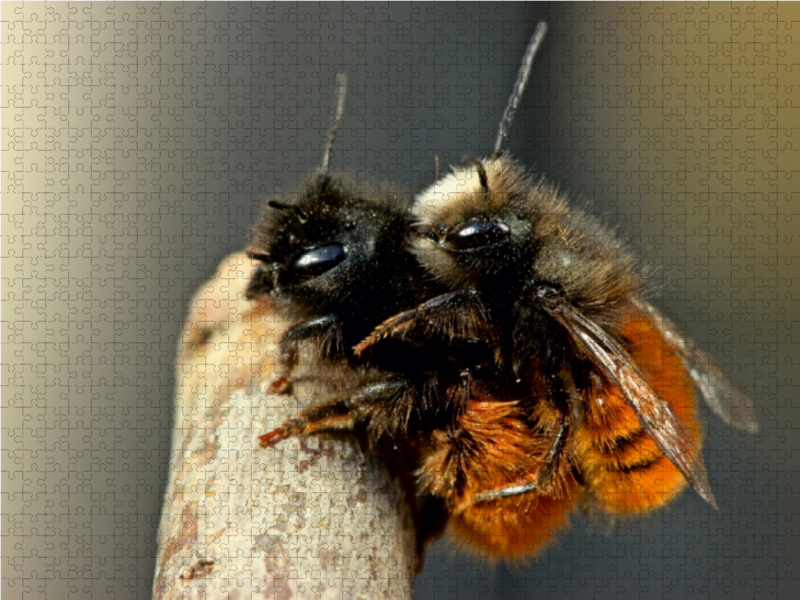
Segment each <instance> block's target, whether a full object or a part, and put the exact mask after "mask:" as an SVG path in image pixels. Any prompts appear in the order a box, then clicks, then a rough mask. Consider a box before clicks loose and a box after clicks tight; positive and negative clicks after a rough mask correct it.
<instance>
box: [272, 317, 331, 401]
mask: <svg viewBox="0 0 800 600" xmlns="http://www.w3.org/2000/svg"><path fill="white" fill-rule="evenodd" d="M308 340H318V341H320V342H322V343H323V344H324V345H325V347H326V348H327V349H326V350H325V355H326V357H328V358H332V357H333V356H331V355H333V354H337V355H338V354H339V353H341V351H342V332H341V322H340V321H339V317H337V316H336V315H325V316H324V317H319V318H318V319H311V320H309V321H303V322H302V323H298V324H297V325H294V326H293V327H290V328H289V329H288V330H287V331H286V332H285V333H284V334H283V336H281V340H280V362H281V371H280V372H279V373H278V376H277V377H276V378H275V380H274V381H273V382H272V384H271V385H270V392H272V393H275V394H288V393H289V392H290V391H291V388H292V383H291V378H290V377H289V373H290V372H291V370H292V369H293V368H294V367H295V366H297V355H298V352H299V349H300V344H301V343H302V342H305V341H308Z"/></svg>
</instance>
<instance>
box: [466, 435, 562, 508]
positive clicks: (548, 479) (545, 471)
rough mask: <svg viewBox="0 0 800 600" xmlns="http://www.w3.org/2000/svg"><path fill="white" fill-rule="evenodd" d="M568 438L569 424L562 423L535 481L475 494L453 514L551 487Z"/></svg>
mask: <svg viewBox="0 0 800 600" xmlns="http://www.w3.org/2000/svg"><path fill="white" fill-rule="evenodd" d="M568 438H569V423H568V422H567V421H563V422H562V424H561V429H559V431H558V434H557V435H556V439H555V440H554V441H553V445H552V446H551V447H550V451H549V452H548V453H547V458H546V459H545V461H544V466H543V467H542V468H541V469H540V470H539V473H537V475H536V479H535V480H533V481H529V482H527V483H520V484H517V485H509V486H506V487H503V488H498V489H496V490H492V491H490V492H482V493H480V494H475V495H474V496H472V498H470V499H469V501H468V502H465V503H463V504H461V505H459V506H458V507H456V510H455V514H459V513H462V512H464V511H465V510H466V509H467V508H469V507H470V506H473V505H475V504H478V503H480V502H489V501H491V500H500V499H501V498H511V497H512V496H521V495H522V494H527V493H529V492H535V491H536V490H541V489H547V488H549V487H550V486H551V485H552V483H553V482H552V479H553V476H554V475H555V473H556V465H557V463H558V459H559V457H560V456H561V455H562V454H563V452H564V448H565V447H566V445H567V440H568Z"/></svg>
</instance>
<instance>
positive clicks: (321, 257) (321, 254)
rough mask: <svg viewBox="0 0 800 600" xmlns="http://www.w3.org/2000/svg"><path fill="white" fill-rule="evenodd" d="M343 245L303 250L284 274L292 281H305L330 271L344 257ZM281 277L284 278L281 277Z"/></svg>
mask: <svg viewBox="0 0 800 600" xmlns="http://www.w3.org/2000/svg"><path fill="white" fill-rule="evenodd" d="M345 256H346V254H345V251H344V247H343V246H342V245H341V244H330V245H328V246H320V247H319V248H312V249H311V250H308V251H307V252H304V253H303V254H301V255H300V257H299V258H298V259H297V260H296V261H294V264H293V265H292V266H291V267H290V268H289V272H288V273H287V274H286V275H287V276H288V279H290V280H292V281H306V280H308V279H313V278H314V277H319V276H320V275H322V274H323V273H326V272H327V271H330V270H331V269H332V268H334V267H335V266H336V265H338V264H339V263H340V262H342V261H343V260H344V259H345ZM281 279H284V278H283V277H282V278H281Z"/></svg>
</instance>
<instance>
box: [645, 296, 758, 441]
mask: <svg viewBox="0 0 800 600" xmlns="http://www.w3.org/2000/svg"><path fill="white" fill-rule="evenodd" d="M635 303H636V305H637V306H638V307H639V308H640V309H641V310H642V311H644V312H645V313H647V314H649V315H650V317H651V319H652V322H653V325H655V326H656V327H657V328H658V329H659V330H660V331H661V333H663V334H664V338H665V339H666V340H667V341H668V342H669V343H670V344H671V345H672V347H673V348H675V350H677V352H678V354H679V355H680V356H681V358H682V359H683V362H684V364H685V365H686V370H687V371H688V372H689V375H690V376H691V378H692V379H693V380H694V382H695V384H696V385H697V388H698V389H699V390H700V394H701V395H702V396H703V399H704V400H705V401H706V404H708V406H709V408H711V410H712V411H714V413H715V414H716V415H717V416H718V417H719V418H720V419H722V420H723V421H725V423H727V424H728V425H730V426H731V427H736V428H737V429H743V430H745V431H749V432H750V433H756V432H757V431H758V419H757V416H756V409H755V406H754V405H753V401H752V400H751V399H750V398H749V397H748V395H747V393H746V392H745V390H744V388H743V387H742V386H741V385H739V383H737V382H736V380H735V379H734V378H733V375H732V374H731V373H730V371H728V370H727V369H726V368H725V367H723V366H722V365H721V364H720V363H719V362H717V361H716V359H715V358H714V357H713V356H711V355H710V354H709V353H708V352H706V351H705V350H703V349H702V348H701V347H700V346H698V345H697V344H695V343H694V342H693V341H692V340H690V339H689V338H688V337H687V336H686V334H685V333H683V331H681V330H680V329H679V328H678V327H677V326H676V325H675V324H674V323H673V322H672V321H670V320H669V319H668V318H667V317H665V316H664V315H663V314H662V313H661V312H660V311H659V310H658V309H656V308H654V307H653V306H651V305H650V304H648V303H646V302H639V301H637V302H635Z"/></svg>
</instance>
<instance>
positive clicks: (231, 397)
mask: <svg viewBox="0 0 800 600" xmlns="http://www.w3.org/2000/svg"><path fill="white" fill-rule="evenodd" d="M0 8H1V10H2V40H3V48H2V50H3V52H2V54H3V59H2V83H3V89H2V92H3V93H2V134H3V136H2V137H3V140H2V144H3V146H2V148H3V154H2V192H3V198H2V218H3V221H2V228H3V229H2V231H3V234H4V237H3V250H2V276H3V282H2V285H3V305H2V321H3V347H2V366H3V381H2V385H3V387H2V410H3V412H2V427H3V429H2V452H3V454H2V472H3V479H2V516H3V530H2V560H3V566H2V595H3V598H4V599H5V598H9V599H10V598H21V599H22V598H24V599H28V598H46V599H62V598H63V599H66V598H120V599H122V598H144V597H149V596H150V595H151V594H155V595H156V597H159V598H161V597H163V598H167V597H170V598H171V597H178V596H181V597H187V598H188V597H198V595H199V594H201V593H203V592H207V593H208V595H209V597H229V598H257V597H259V598H260V597H265V598H267V597H268V598H290V597H302V598H332V597H365V598H367V597H370V598H371V597H392V598H402V597H410V595H411V594H412V593H413V594H415V595H416V597H417V598H421V599H425V598H439V599H444V598H486V599H492V598H503V600H512V599H517V598H537V599H541V598H551V599H556V598H570V599H582V598H587V599H588V598H623V599H624V598H643V597H645V598H735V599H739V598H741V599H745V598H759V599H761V598H780V599H783V598H796V597H798V594H800V575H798V572H800V566H799V565H798V563H800V540H799V539H798V532H796V531H795V528H800V525H798V518H799V517H798V506H799V505H800V495H799V494H800V487H798V478H799V477H800V475H799V474H798V472H799V470H800V452H798V449H800V443H799V442H798V439H800V408H799V407H798V400H797V398H798V397H800V365H799V364H798V363H800V344H799V343H798V340H799V339H800V338H799V337H798V332H797V329H798V322H799V321H800V302H799V301H798V293H799V292H798V285H799V284H800V168H799V167H798V164H800V148H798V136H800V107H798V103H799V101H798V97H800V96H798V94H799V93H800V59H799V58H798V57H799V56H800V33H798V32H800V5H797V4H780V5H779V4H769V3H757V4H749V3H747V4H738V3H737V4H727V3H726V4H710V5H707V4H688V5H684V4H633V3H631V4H628V3H625V4H610V3H607V4H598V5H594V4H584V3H576V4H569V5H566V4H551V5H538V4H517V3H503V4H486V3H481V4H471V3H470V4H435V5H434V4H433V3H419V4H415V3H398V4H386V3H367V4H352V5H351V4H318V3H294V4H277V5H271V4H270V5H268V4H255V5H246V4H224V3H208V4H199V3H192V4H179V3H141V4H137V3H124V4H111V3H54V4H44V3H33V4H22V3H18V2H5V3H3V4H2V7H0ZM540 20H545V21H547V22H548V24H549V34H548V38H547V40H546V43H545V46H544V48H543V50H542V52H541V53H540V55H539V57H538V58H537V60H536V64H535V65H534V70H533V73H532V77H531V82H530V84H529V87H528V90H527V91H526V94H525V97H524V99H523V102H522V106H521V109H520V112H519V114H518V116H517V119H516V121H515V124H514V127H513V129H512V132H511V137H510V143H509V149H510V151H511V153H512V154H514V155H515V156H516V157H517V158H518V159H520V160H521V161H522V162H523V163H525V164H527V165H531V166H534V167H535V168H536V169H537V170H538V171H540V172H542V173H543V174H545V175H546V176H547V177H548V178H549V179H551V180H552V181H555V182H558V183H559V184H560V185H561V186H562V187H563V188H565V189H567V190H569V192H570V194H571V196H572V197H573V198H575V201H576V202H577V203H578V204H580V205H582V206H586V207H588V211H589V212H591V213H592V214H596V215H598V216H599V217H600V218H602V219H603V220H604V221H605V222H607V223H609V224H610V225H611V226H613V227H615V228H617V229H618V231H619V232H620V234H621V235H623V236H625V237H626V238H627V239H629V240H630V241H631V242H632V243H633V244H634V245H635V246H636V247H637V248H639V250H640V251H641V253H642V255H643V256H645V257H646V261H647V263H648V264H649V265H650V266H652V267H653V268H654V272H655V276H654V280H655V281H656V282H657V283H658V284H659V285H661V286H662V290H661V294H660V300H659V301H658V303H659V306H661V307H663V309H664V312H665V313H666V314H668V315H670V316H671V318H672V319H673V320H675V321H676V322H677V323H678V324H679V325H680V326H681V327H682V328H683V329H684V330H685V331H687V332H688V333H689V335H690V336H691V337H692V338H693V339H694V340H696V341H697V342H698V343H700V344H701V345H702V346H703V347H704V348H706V349H708V350H709V351H711V352H712V353H713V354H714V355H715V356H716V357H717V358H719V359H720V361H721V362H723V363H724V364H726V365H728V366H729V367H730V368H731V370H732V371H733V372H734V374H735V375H736V377H737V379H738V380H739V381H740V382H741V383H742V384H743V385H744V386H745V388H746V389H747V390H748V391H749V393H750V394H751V396H752V397H753V399H754V401H755V403H756V406H757V409H758V413H759V419H760V424H761V432H760V433H759V434H758V435H756V436H752V435H748V434H746V433H743V432H739V431H734V430H732V429H730V428H728V427H726V426H725V425H724V424H722V422H721V421H719V420H718V419H716V417H714V416H713V415H708V414H705V415H704V416H705V417H706V418H705V427H706V440H705V442H704V453H705V457H706V462H707V465H708V469H709V473H710V477H711V483H712V486H713V488H714V492H715V494H716V497H717V500H718V501H719V504H720V508H719V510H718V511H714V510H712V509H710V508H709V507H708V506H707V505H705V504H704V503H703V502H702V500H700V499H699V498H698V497H696V495H694V494H693V493H691V492H690V491H689V492H686V493H684V494H682V495H681V496H680V497H679V498H678V499H677V500H676V501H675V502H673V503H671V504H670V505H668V506H667V507H665V508H663V509H661V510H658V511H657V512H655V513H654V514H652V515H648V516H646V517H638V518H626V519H619V520H617V521H616V522H615V523H611V522H608V520H607V519H595V520H589V521H587V520H586V519H584V517H583V516H581V515H579V514H578V515H575V516H574V517H573V518H572V523H573V526H572V528H571V529H570V530H569V531H568V532H566V533H565V534H562V535H561V536H560V537H559V538H558V540H557V543H556V544H555V545H554V546H552V547H550V548H549V549H547V550H546V551H545V552H544V553H543V554H542V555H540V556H538V557H536V558H535V559H532V560H530V561H527V562H519V561H516V562H506V563H493V562H492V561H490V560H488V559H487V558H486V557H485V556H482V555H480V554H471V553H469V552H467V551H464V550H463V549H462V548H460V547H459V543H458V540H457V539H455V538H453V537H447V536H445V537H443V538H442V539H441V540H440V541H439V542H437V543H436V544H435V545H434V546H433V547H432V548H431V549H430V550H429V552H428V555H427V557H426V561H425V563H424V565H423V566H422V570H421V572H420V574H419V575H418V576H417V577H416V578H413V575H412V570H413V565H412V564H411V563H410V562H409V560H410V559H409V557H410V556H411V550H410V548H411V546H412V544H413V535H412V534H411V533H410V532H409V525H408V515H406V514H405V513H404V512H403V509H402V507H401V508H399V509H398V508H397V506H398V505H399V504H402V503H401V502H400V500H399V496H398V492H397V490H396V489H394V487H393V486H392V483H391V481H390V480H388V479H386V478H385V477H384V476H383V474H382V473H381V471H380V469H379V468H378V467H376V466H375V465H374V464H372V463H371V462H370V459H369V457H364V456H363V455H362V454H361V451H360V450H359V449H358V448H357V447H355V446H354V445H352V444H348V443H347V442H342V441H336V442H333V441H328V440H316V441H313V442H309V443H308V444H307V446H305V447H300V445H299V443H296V442H292V444H294V445H291V444H290V445H289V446H287V448H286V449H285V450H280V451H274V452H273V451H260V450H258V449H257V448H256V444H255V439H256V437H257V436H258V435H260V434H261V433H263V432H264V431H266V430H268V429H270V428H272V427H274V426H275V424H276V421H279V420H280V419H281V418H284V417H285V416H289V415H291V414H294V413H296V412H297V410H298V407H299V406H302V405H303V404H304V403H308V402H311V401H315V399H316V400H318V397H319V393H318V390H315V389H313V386H306V387H304V388H303V389H302V390H300V392H298V395H297V396H296V397H292V398H291V399H289V400H287V399H286V398H277V397H275V396H269V395H265V393H264V386H265V385H266V384H267V383H269V380H270V378H271V377H272V376H273V375H274V369H275V346H274V341H275V336H276V335H277V334H279V333H280V331H282V329H281V328H282V327H283V326H284V325H282V321H281V318H280V317H281V315H276V314H275V313H274V310H273V309H272V308H271V307H270V306H268V305H258V304H254V303H251V302H249V301H246V300H244V298H243V295H242V291H243V285H244V282H245V281H246V278H247V277H248V276H249V272H250V269H251V268H252V265H251V263H249V261H248V260H247V259H246V258H244V257H243V256H242V255H241V254H239V253H240V252H241V250H242V249H243V248H244V247H245V246H246V245H247V243H248V241H249V234H250V228H251V226H252V224H253V223H254V222H255V220H256V218H257V216H258V214H259V212H260V209H261V207H262V205H263V202H264V201H265V199H267V198H269V197H270V196H271V195H272V194H274V193H275V192H276V191H290V190H292V189H294V188H295V186H296V185H297V183H298V182H299V181H301V180H302V179H303V178H304V177H305V175H306V174H307V173H308V172H310V171H312V170H313V169H315V168H316V167H317V165H318V164H319V157H320V150H321V147H322V143H323V139H324V136H325V132H326V130H327V126H328V115H329V111H330V107H331V105H332V97H333V82H334V78H335V74H336V73H337V72H340V71H343V72H346V73H347V75H348V77H349V80H350V82H349V96H348V100H347V106H346V109H345V116H344V122H343V125H342V128H341V130H340V132H339V136H338V138H337V142H336V146H335V148H334V154H333V159H332V165H333V167H334V169H335V170H337V171H344V172H351V173H354V174H357V175H360V176H362V177H366V178H369V179H376V180H380V179H385V178H390V179H392V180H394V181H396V182H398V184H399V185H402V186H404V187H406V188H407V189H409V190H412V191H418V190H420V189H421V188H422V187H423V186H425V185H427V184H429V183H430V182H431V181H432V180H433V177H434V158H435V157H437V156H438V157H439V160H440V162H441V164H442V165H448V164H454V163H457V162H458V160H459V159H460V158H461V157H462V156H464V155H486V154H488V153H489V152H490V150H491V144H492V141H493V140H494V135H495V131H496V127H497V123H498V121H499V118H500V114H501V112H502V110H503V107H504V104H505V101H506V98H507V96H508V93H509V90H510V88H511V86H512V84H513V80H514V77H515V75H516V70H517V67H518V64H519V58H520V56H521V54H522V51H523V50H524V47H525V44H526V42H527V39H528V37H529V35H530V33H531V32H532V31H533V29H534V27H535V25H536V23H537V22H538V21H540ZM229 255H230V258H226V257H228V256H229ZM176 361H177V362H176ZM705 412H706V413H707V412H708V411H707V410H706V411H705ZM159 526H160V527H161V529H160V533H159ZM365 545H366V546H365ZM364 547H367V548H369V549H370V552H369V553H366V554H365V553H364V552H363V550H364ZM367 554H368V555H367ZM332 573H333V575H332Z"/></svg>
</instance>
